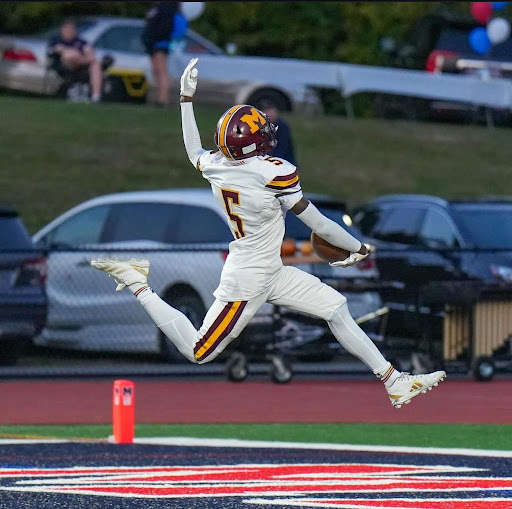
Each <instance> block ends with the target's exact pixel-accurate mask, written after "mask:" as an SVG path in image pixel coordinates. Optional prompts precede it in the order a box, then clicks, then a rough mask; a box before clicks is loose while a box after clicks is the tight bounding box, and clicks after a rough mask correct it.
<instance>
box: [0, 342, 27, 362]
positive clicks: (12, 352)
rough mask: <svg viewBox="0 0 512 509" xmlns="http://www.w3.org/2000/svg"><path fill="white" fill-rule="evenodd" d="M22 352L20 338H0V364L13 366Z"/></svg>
mask: <svg viewBox="0 0 512 509" xmlns="http://www.w3.org/2000/svg"><path fill="white" fill-rule="evenodd" d="M22 353H23V345H22V343H21V340H19V339H17V338H12V339H11V338H9V339H1V340H0V366H14V365H15V364H16V363H17V362H18V359H19V358H20V356H21V354H22Z"/></svg>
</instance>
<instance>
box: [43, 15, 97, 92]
mask: <svg viewBox="0 0 512 509" xmlns="http://www.w3.org/2000/svg"><path fill="white" fill-rule="evenodd" d="M49 46H50V51H49V53H50V55H56V56H58V57H59V60H60V64H61V65H62V66H63V67H64V68H66V69H69V70H70V71H75V70H79V69H80V68H86V69H88V71H89V81H90V85H91V101H92V102H99V101H100V100H101V81H102V74H101V64H100V62H99V61H98V60H97V59H96V56H95V54H94V49H93V47H92V46H91V45H90V44H89V43H88V42H87V41H84V40H83V39H81V38H80V37H78V34H77V29H76V25H75V23H74V22H73V21H71V20H67V21H65V22H64V23H63V24H62V26H61V27H60V35H58V36H56V37H54V38H53V39H51V40H50V43H49Z"/></svg>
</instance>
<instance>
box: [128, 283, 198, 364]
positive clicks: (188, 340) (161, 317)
mask: <svg viewBox="0 0 512 509" xmlns="http://www.w3.org/2000/svg"><path fill="white" fill-rule="evenodd" d="M132 286H134V285H130V289H132ZM141 286H142V287H143V286H147V285H141ZM139 289H141V288H139ZM148 290H150V291H147V290H142V291H141V292H140V293H139V294H138V295H137V300H138V301H139V302H140V303H141V304H142V307H143V308H144V309H145V310H146V311H147V312H148V314H149V316H150V317H151V318H152V320H153V321H154V322H155V323H156V325H157V327H158V328H159V329H160V330H161V331H162V332H163V333H164V334H165V335H166V336H167V338H169V339H170V340H171V341H172V342H173V343H174V345H175V346H176V348H177V349H178V350H179V351H180V352H181V353H182V354H183V355H184V356H185V357H186V358H187V359H188V360H189V361H190V362H193V363H197V360H196V358H195V355H194V346H195V344H196V343H197V330H196V328H195V327H194V326H193V325H192V323H191V322H190V320H189V319H188V318H187V317H186V316H185V315H184V314H183V313H182V312H181V311H178V310H177V309H174V308H173V307H171V306H169V304H167V303H166V302H164V301H163V300H162V299H161V298H160V297H159V296H158V295H157V294H156V293H153V292H152V291H151V289H149V288H148ZM134 293H135V292H134Z"/></svg>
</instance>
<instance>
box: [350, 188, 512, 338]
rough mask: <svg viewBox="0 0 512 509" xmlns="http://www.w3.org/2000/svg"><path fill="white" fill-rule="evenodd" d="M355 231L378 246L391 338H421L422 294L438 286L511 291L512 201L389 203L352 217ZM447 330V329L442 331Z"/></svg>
mask: <svg viewBox="0 0 512 509" xmlns="http://www.w3.org/2000/svg"><path fill="white" fill-rule="evenodd" d="M353 220H354V224H355V225H356V226H357V227H358V228H359V229H360V230H361V232H362V233H363V234H364V235H365V236H366V238H367V240H368V241H369V242H371V243H372V244H374V245H375V246H376V263H377V268H378V271H379V274H380V277H381V279H382V280H383V281H387V282H395V283H396V285H393V288H390V289H388V290H387V291H386V292H384V293H383V298H384V300H385V301H386V302H387V304H388V306H389V307H390V309H391V314H390V320H389V324H388V330H389V332H392V333H393V332H394V333H399V334H407V333H410V332H412V331H416V327H417V325H418V321H417V313H418V312H420V313H427V314H429V313H430V310H429V309H428V307H422V308H421V309H418V300H417V297H418V290H419V289H420V288H422V287H423V286H424V285H426V284H429V283H432V282H434V281H444V282H449V281H468V280H469V281H481V282H483V283H493V284H502V285H510V288H511V291H512V200H511V199H507V198H483V199H468V200H460V201H457V200H450V201H448V200H444V199H441V198H437V197H434V196H422V195H390V196H383V197H381V198H377V199H375V200H373V201H370V202H369V203H366V204H365V205H363V206H361V207H358V208H357V209H355V210H354V212H353ZM438 327H440V323H438Z"/></svg>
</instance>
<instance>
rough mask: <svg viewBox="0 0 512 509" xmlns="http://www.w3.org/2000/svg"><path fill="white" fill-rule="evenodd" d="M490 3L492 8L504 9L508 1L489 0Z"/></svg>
mask: <svg viewBox="0 0 512 509" xmlns="http://www.w3.org/2000/svg"><path fill="white" fill-rule="evenodd" d="M491 4H492V6H493V8H494V10H496V11H501V10H502V9H504V8H505V7H506V6H507V4H508V2H491Z"/></svg>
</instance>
